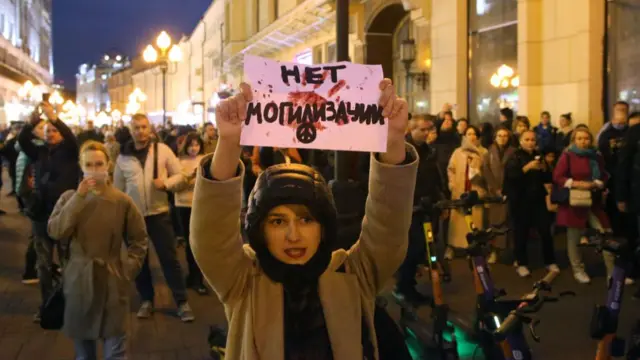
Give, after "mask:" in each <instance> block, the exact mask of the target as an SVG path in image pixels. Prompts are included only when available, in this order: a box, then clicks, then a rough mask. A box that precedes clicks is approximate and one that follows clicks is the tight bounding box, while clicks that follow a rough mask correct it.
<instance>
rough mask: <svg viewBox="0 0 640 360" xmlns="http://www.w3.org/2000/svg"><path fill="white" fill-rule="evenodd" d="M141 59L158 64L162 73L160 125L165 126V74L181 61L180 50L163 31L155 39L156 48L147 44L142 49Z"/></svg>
mask: <svg viewBox="0 0 640 360" xmlns="http://www.w3.org/2000/svg"><path fill="white" fill-rule="evenodd" d="M156 48H157V49H156ZM142 57H143V58H144V61H145V62H147V63H149V64H158V65H159V67H160V71H161V72H162V125H163V126H165V125H166V123H167V72H168V71H169V65H170V64H172V63H173V64H176V63H179V62H180V61H182V50H180V47H179V46H178V45H176V44H172V41H171V37H170V36H169V34H167V32H166V31H163V32H161V33H160V35H158V38H157V39H156V46H155V47H154V46H153V45H151V44H149V45H148V46H147V47H146V48H145V49H144V52H143V53H142Z"/></svg>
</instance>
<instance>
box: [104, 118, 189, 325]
mask: <svg viewBox="0 0 640 360" xmlns="http://www.w3.org/2000/svg"><path fill="white" fill-rule="evenodd" d="M131 133H132V135H133V140H132V141H130V142H129V143H127V144H126V145H125V146H124V147H123V149H122V152H121V153H120V156H119V157H118V160H117V162H116V168H115V171H114V174H113V179H114V185H115V187H116V188H117V189H119V190H121V191H124V192H125V193H126V194H127V195H129V196H130V197H131V198H132V199H133V201H134V203H135V204H136V206H137V208H138V210H140V211H141V212H142V215H143V216H144V221H145V224H146V226H147V232H148V233H149V237H150V239H151V241H152V243H153V247H154V249H155V251H156V254H157V255H158V260H159V261H160V266H161V268H162V272H163V274H164V277H165V279H166V281H167V285H168V286H169V288H170V289H171V292H172V293H173V299H174V301H175V303H176V305H177V306H178V316H179V317H180V319H181V320H182V321H184V322H191V321H193V320H194V319H195V316H194V315H193V311H192V310H191V307H190V306H189V303H188V302H187V292H186V287H185V283H184V278H183V277H182V269H181V268H180V263H179V262H178V255H177V244H176V236H175V233H174V231H173V227H172V224H171V217H170V215H169V200H168V197H167V193H166V192H167V191H174V190H175V189H178V188H180V186H183V185H184V182H185V181H187V180H186V178H185V176H184V175H183V174H182V169H181V167H180V162H179V161H178V158H177V157H176V156H175V155H174V154H173V152H172V151H171V149H170V148H169V147H168V146H167V145H165V144H163V143H157V142H152V141H151V136H150V135H151V123H150V122H149V119H148V118H147V116H146V115H144V114H136V115H134V116H132V118H131ZM136 287H137V289H138V292H139V293H140V297H141V298H142V304H141V306H140V309H139V310H138V314H137V316H138V318H142V319H145V318H149V317H150V316H151V315H152V314H153V300H154V296H155V293H154V289H153V279H152V277H151V269H150V268H149V256H148V255H147V257H146V258H145V261H144V264H143V265H142V270H141V271H140V274H139V275H138V277H137V278H136Z"/></svg>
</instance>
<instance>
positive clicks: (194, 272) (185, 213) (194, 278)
mask: <svg viewBox="0 0 640 360" xmlns="http://www.w3.org/2000/svg"><path fill="white" fill-rule="evenodd" d="M176 210H177V211H178V214H179V215H180V221H181V223H182V229H183V234H184V239H185V240H186V241H187V248H186V249H185V251H186V255H187V265H188V266H189V274H188V275H187V278H188V279H189V280H190V283H191V284H192V285H202V284H203V276H202V271H200V267H198V264H197V263H196V259H195V258H194V257H193V252H192V251H191V244H190V242H189V235H190V232H189V222H190V221H191V208H190V207H178V208H176Z"/></svg>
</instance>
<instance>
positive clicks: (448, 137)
mask: <svg viewBox="0 0 640 360" xmlns="http://www.w3.org/2000/svg"><path fill="white" fill-rule="evenodd" d="M433 146H434V147H435V148H436V156H437V158H438V168H439V169H440V171H442V174H441V176H442V178H443V180H444V181H445V184H446V183H448V180H447V172H446V169H447V166H449V159H451V155H452V154H453V152H454V151H455V149H457V148H458V146H460V136H459V135H458V133H457V132H456V130H455V128H454V121H453V118H452V117H449V116H446V117H445V119H444V120H443V121H442V123H440V126H439V127H438V137H437V139H436V142H435V143H434V144H433Z"/></svg>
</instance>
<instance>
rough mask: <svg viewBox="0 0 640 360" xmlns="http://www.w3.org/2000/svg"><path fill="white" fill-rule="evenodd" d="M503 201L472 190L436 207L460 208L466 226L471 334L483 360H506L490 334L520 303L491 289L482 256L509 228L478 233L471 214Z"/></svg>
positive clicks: (489, 276)
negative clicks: (472, 288)
mask: <svg viewBox="0 0 640 360" xmlns="http://www.w3.org/2000/svg"><path fill="white" fill-rule="evenodd" d="M505 202H506V197H485V198H480V197H479V196H478V193H477V192H476V191H470V192H466V193H464V194H462V195H461V196H460V199H459V200H448V201H441V202H439V203H438V204H436V206H437V207H438V208H440V209H462V210H463V212H464V217H465V220H466V221H467V225H468V226H469V232H468V234H467V243H468V248H467V249H466V253H467V255H468V256H469V258H470V260H471V261H470V266H471V270H472V272H473V278H474V285H475V291H476V295H477V300H476V319H475V326H474V327H475V334H476V337H477V340H478V343H479V346H480V348H481V349H482V352H483V353H484V356H485V359H490V360H504V359H508V358H505V356H504V351H503V350H502V347H501V346H500V345H498V344H496V342H495V341H494V336H493V332H494V331H495V330H496V329H497V328H498V327H499V319H501V318H505V317H507V316H508V315H509V314H510V313H511V312H512V311H513V310H515V309H517V308H518V307H519V306H520V305H521V303H522V302H523V300H522V299H504V298H503V297H504V296H505V295H506V294H507V293H506V291H505V290H504V289H496V288H495V287H494V284H493V279H492V278H491V273H490V270H489V265H488V264H487V261H486V255H487V254H488V252H489V250H490V249H489V244H490V241H491V240H493V238H494V237H496V236H498V235H503V234H505V233H507V232H508V231H509V229H506V228H495V227H490V228H488V229H483V230H480V229H478V228H477V227H476V226H475V224H474V223H473V220H472V216H471V214H472V209H473V207H474V206H484V205H486V204H503V203H505ZM496 319H497V320H498V321H496ZM517 341H525V340H524V338H521V339H516V338H515V337H511V338H509V339H507V342H508V343H509V344H510V345H511V346H512V347H520V345H518V344H516V342H517ZM511 342H514V344H511Z"/></svg>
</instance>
